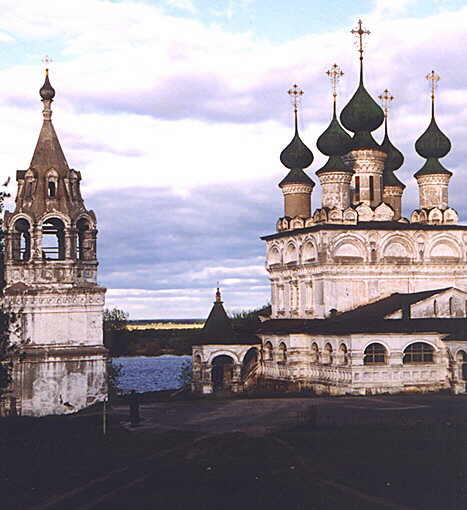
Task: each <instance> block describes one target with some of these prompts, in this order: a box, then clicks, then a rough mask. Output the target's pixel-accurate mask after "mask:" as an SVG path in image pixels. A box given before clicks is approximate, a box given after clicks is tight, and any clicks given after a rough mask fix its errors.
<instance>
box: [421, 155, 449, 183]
mask: <svg viewBox="0 0 467 510" xmlns="http://www.w3.org/2000/svg"><path fill="white" fill-rule="evenodd" d="M432 174H444V175H452V172H450V171H449V170H448V169H447V168H444V166H443V165H442V164H441V163H440V162H439V161H438V158H428V159H427V160H426V163H425V164H424V165H423V166H422V168H420V170H419V171H418V172H417V173H415V174H414V177H415V178H417V177H420V176H421V175H432Z"/></svg>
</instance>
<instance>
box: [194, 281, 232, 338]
mask: <svg viewBox="0 0 467 510" xmlns="http://www.w3.org/2000/svg"><path fill="white" fill-rule="evenodd" d="M199 338H200V343H211V344H228V343H236V342H238V340H237V338H236V335H235V333H234V330H233V328H232V324H231V321H230V319H229V317H228V316H227V314H226V312H225V309H224V305H223V303H222V301H221V293H220V290H219V287H217V291H216V300H215V301H214V304H213V306H212V309H211V312H210V313H209V316H208V318H207V319H206V322H205V323H204V327H203V329H202V330H201V333H200V337H199Z"/></svg>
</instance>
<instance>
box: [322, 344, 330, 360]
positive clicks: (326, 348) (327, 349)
mask: <svg viewBox="0 0 467 510" xmlns="http://www.w3.org/2000/svg"><path fill="white" fill-rule="evenodd" d="M331 363H332V346H331V344H329V343H327V344H326V345H325V346H324V350H323V365H330V364H331Z"/></svg>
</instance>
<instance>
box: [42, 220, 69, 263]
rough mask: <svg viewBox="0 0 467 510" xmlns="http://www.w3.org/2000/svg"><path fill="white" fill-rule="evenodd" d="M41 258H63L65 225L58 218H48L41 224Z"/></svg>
mask: <svg viewBox="0 0 467 510" xmlns="http://www.w3.org/2000/svg"><path fill="white" fill-rule="evenodd" d="M42 258H43V259H47V260H64V259H65V225H64V224H63V221H62V220H59V219H58V218H50V219H48V220H46V221H45V222H44V223H43V225H42Z"/></svg>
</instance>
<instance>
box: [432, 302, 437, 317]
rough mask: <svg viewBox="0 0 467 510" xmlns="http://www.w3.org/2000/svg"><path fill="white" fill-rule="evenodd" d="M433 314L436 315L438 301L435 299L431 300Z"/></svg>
mask: <svg viewBox="0 0 467 510" xmlns="http://www.w3.org/2000/svg"><path fill="white" fill-rule="evenodd" d="M433 315H434V316H435V317H438V301H436V299H435V300H434V301H433Z"/></svg>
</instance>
